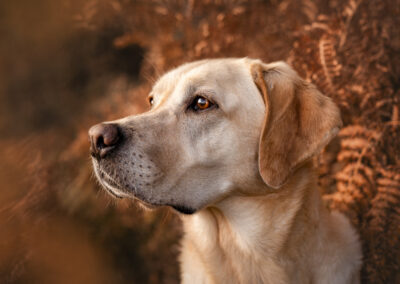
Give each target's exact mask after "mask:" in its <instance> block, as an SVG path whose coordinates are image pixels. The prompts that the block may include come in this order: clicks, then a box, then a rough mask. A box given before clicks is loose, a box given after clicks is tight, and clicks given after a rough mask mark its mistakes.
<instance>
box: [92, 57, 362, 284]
mask: <svg viewBox="0 0 400 284" xmlns="http://www.w3.org/2000/svg"><path fill="white" fill-rule="evenodd" d="M149 102H150V105H151V109H150V110H149V111H148V112H146V113H143V114H140V115H134V116H128V117H126V118H122V119H120V120H115V121H110V122H104V123H101V124H98V125H95V126H93V127H92V128H91V129H90V130H89V137H90V141H91V155H92V157H93V159H92V161H93V166H94V171H95V174H96V176H97V178H98V180H99V181H100V183H101V184H102V185H103V186H104V188H105V189H106V190H107V191H108V192H109V193H110V194H112V195H113V196H115V197H120V198H122V197H126V198H133V199H138V200H140V203H142V204H143V205H144V206H146V207H149V208H156V207H158V206H170V207H172V208H174V209H175V210H176V211H178V212H180V213H182V214H179V215H180V216H181V219H182V221H183V226H184V232H185V233H184V236H183V239H182V244H181V245H182V251H181V255H180V264H181V281H182V283H273V284H279V283H316V284H319V283H326V284H328V283H331V284H334V283H337V284H346V283H359V271H360V266H361V258H362V254H361V247H360V241H359V238H358V235H357V233H356V231H355V229H354V228H353V227H352V226H351V224H350V222H349V221H348V220H347V218H346V217H345V216H344V215H342V214H340V213H338V212H329V211H328V209H326V208H325V206H324V204H323V203H322V200H321V197H320V194H319V191H318V189H317V177H316V174H315V173H314V171H313V166H312V161H311V160H310V159H311V158H312V157H313V156H314V155H316V154H317V153H318V152H319V151H320V150H321V149H322V148H323V147H324V146H326V145H327V144H328V142H329V141H330V140H331V139H332V138H333V137H334V136H335V135H336V134H337V133H338V131H339V129H340V127H341V125H342V122H341V118H340V112H339V109H338V108H337V106H336V105H335V104H334V103H333V102H332V100H331V99H330V98H328V97H326V96H324V95H322V94H321V93H320V92H319V91H318V90H317V89H316V88H315V87H314V86H313V85H312V84H309V83H307V82H306V81H304V80H302V79H301V78H300V77H299V76H298V75H297V73H296V72H295V71H294V70H293V69H292V68H291V67H289V65H287V64H286V63H284V62H275V63H270V64H265V63H263V62H262V61H260V60H256V59H249V58H227V59H210V60H201V61H195V62H192V63H188V64H184V65H182V66H180V67H178V68H176V69H174V70H172V71H170V72H168V73H166V74H165V75H164V76H162V77H161V78H160V79H159V80H158V81H157V82H156V84H155V85H154V87H153V89H152V91H151V92H150V95H149Z"/></svg>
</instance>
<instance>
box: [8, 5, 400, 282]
mask: <svg viewBox="0 0 400 284" xmlns="http://www.w3.org/2000/svg"><path fill="white" fill-rule="evenodd" d="M399 15H400V1H399V0H385V1H378V0H371V1H361V0H346V1H338V0H334V1H328V0H314V1H311V0H301V1H290V0H282V1H277V0H269V1H255V0H254V1H244V0H242V1H239V0H237V1H235V0H227V1H222V0H220V1H217V0H215V1H211V0H210V1H194V0H189V1H183V0H164V1H162V0H159V1H157V0H152V1H144V0H142V1H140V0H109V1H106V0H62V1H50V0H38V1H28V0H14V1H7V2H6V1H3V2H1V3H0V36H1V44H0V114H1V115H0V146H1V147H0V155H1V157H2V159H1V160H0V181H1V184H2V191H1V192H2V194H1V195H0V228H1V232H2V233H1V236H0V282H1V283H128V282H129V283H132V282H133V283H177V282H178V279H179V272H178V262H177V254H178V252H179V243H178V242H179V236H180V234H181V228H180V223H179V220H178V219H177V217H176V216H175V215H174V214H172V213H171V212H170V211H169V209H167V208H164V209H160V210H157V211H151V212H149V211H143V210H142V209H140V208H138V207H137V205H136V204H134V203H133V202H132V201H127V200H123V201H114V200H112V199H111V198H110V197H108V196H107V195H106V194H105V193H103V192H102V191H101V189H100V188H99V186H98V185H97V184H96V181H95V179H94V178H93V175H92V172H91V166H90V159H89V156H88V142H87V136H86V132H87V129H88V128H89V127H90V125H92V124H94V123H97V122H99V121H103V120H108V119H114V118H118V117H121V116H124V115H128V114H134V113H139V112H142V111H145V110H146V104H145V96H146V94H147V92H148V91H149V90H150V88H151V84H152V83H153V82H154V80H155V79H156V78H157V77H158V76H159V75H161V74H162V73H163V72H165V71H167V70H168V69H170V68H173V67H174V66H177V65H179V64H181V63H184V62H187V61H191V60H196V59H201V58H212V57H229V56H235V57H242V56H248V57H254V58H260V59H262V60H264V61H266V62H269V61H274V60H286V61H288V62H289V63H290V64H292V65H293V66H294V68H295V69H296V70H297V71H298V72H299V73H300V74H301V75H302V76H303V77H305V78H306V79H307V80H309V81H311V82H313V83H314V84H316V85H317V86H318V88H319V89H321V90H322V91H323V92H324V93H325V94H327V95H329V96H331V97H332V98H333V99H334V100H335V102H336V103H337V104H338V105H339V106H340V108H341V111H342V116H343V121H344V124H345V126H344V128H343V129H342V130H341V132H340V133H339V136H338V138H337V139H335V140H334V141H333V142H332V143H331V144H330V145H329V146H328V147H327V149H326V150H325V151H324V152H323V153H322V155H320V156H319V157H318V158H316V159H315V163H316V165H317V166H318V169H319V175H320V179H319V182H320V185H321V188H322V191H323V193H324V194H325V195H324V198H325V200H326V201H327V203H328V204H329V206H330V207H331V208H334V209H338V210H341V211H342V212H344V213H345V214H347V215H348V216H349V217H350V218H351V220H352V222H353V224H354V225H355V226H356V227H357V228H358V229H359V231H360V234H361V239H362V242H363V251H364V258H365V259H364V266H363V271H362V280H363V283H398V282H400V275H399V273H398V271H400V263H399V260H400V240H399V237H398V236H399V233H400V231H399V230H400V204H399V202H400V171H399V169H400V146H399V145H400V130H399V124H400V123H399V105H400V104H399V101H400V91H399V87H400V34H399V32H398V27H399V26H400V17H399Z"/></svg>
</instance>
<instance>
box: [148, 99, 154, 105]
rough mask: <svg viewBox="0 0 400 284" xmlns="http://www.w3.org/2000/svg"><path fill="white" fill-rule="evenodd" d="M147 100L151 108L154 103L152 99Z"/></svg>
mask: <svg viewBox="0 0 400 284" xmlns="http://www.w3.org/2000/svg"><path fill="white" fill-rule="evenodd" d="M147 100H148V101H149V104H150V105H151V106H152V105H153V103H154V99H153V97H148V98H147Z"/></svg>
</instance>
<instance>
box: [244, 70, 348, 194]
mask: <svg viewBox="0 0 400 284" xmlns="http://www.w3.org/2000/svg"><path fill="white" fill-rule="evenodd" d="M251 72H252V76H253V79H254V82H255V84H256V85H257V87H258V89H259V90H260V92H261V94H262V96H263V99H264V103H265V118H264V122H263V126H262V131H261V136H260V143H259V156H258V163H259V165H258V166H259V171H260V174H261V177H262V179H263V180H264V182H265V183H266V184H267V185H268V186H270V187H272V188H279V187H281V186H282V185H283V184H284V183H285V182H286V181H287V179H288V177H289V176H290V174H291V173H292V172H293V171H294V170H295V169H296V168H298V167H299V166H300V165H301V164H302V163H303V162H305V161H307V160H309V159H310V158H311V157H312V156H313V155H314V154H317V153H318V152H319V151H320V150H321V149H322V148H323V147H324V146H326V144H328V143H329V141H330V140H331V139H332V138H333V137H334V136H335V135H336V134H337V132H338V131H339V128H340V127H341V126H342V121H341V119H340V111H339V109H338V108H337V106H336V105H335V103H334V102H333V101H332V100H331V99H330V98H328V97H326V96H324V95H322V94H321V93H320V92H319V91H318V90H317V89H316V88H315V87H314V85H312V84H309V83H307V82H305V81H304V80H302V79H301V78H300V77H299V76H298V75H297V73H296V72H295V71H294V70H293V69H292V68H291V67H289V66H288V65H287V64H286V63H283V62H277V63H272V64H263V63H261V62H258V63H254V64H253V65H252V66H251Z"/></svg>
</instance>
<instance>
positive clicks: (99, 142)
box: [96, 136, 107, 149]
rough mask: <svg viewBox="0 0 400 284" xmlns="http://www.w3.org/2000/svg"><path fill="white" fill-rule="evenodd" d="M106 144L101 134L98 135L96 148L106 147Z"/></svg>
mask: <svg viewBox="0 0 400 284" xmlns="http://www.w3.org/2000/svg"><path fill="white" fill-rule="evenodd" d="M106 147H107V146H106V144H105V143H104V138H103V136H100V137H99V138H98V139H97V141H96V148H98V149H103V148H106Z"/></svg>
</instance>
